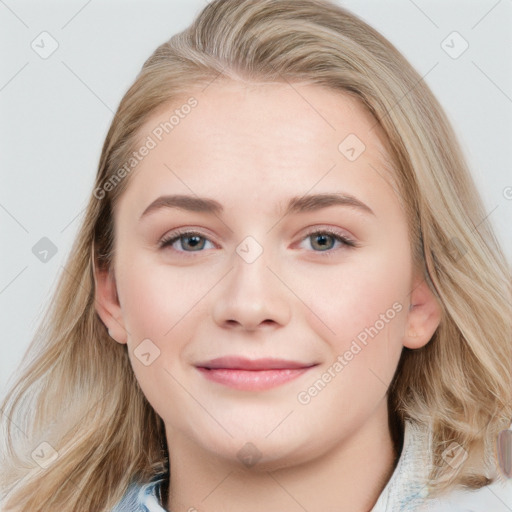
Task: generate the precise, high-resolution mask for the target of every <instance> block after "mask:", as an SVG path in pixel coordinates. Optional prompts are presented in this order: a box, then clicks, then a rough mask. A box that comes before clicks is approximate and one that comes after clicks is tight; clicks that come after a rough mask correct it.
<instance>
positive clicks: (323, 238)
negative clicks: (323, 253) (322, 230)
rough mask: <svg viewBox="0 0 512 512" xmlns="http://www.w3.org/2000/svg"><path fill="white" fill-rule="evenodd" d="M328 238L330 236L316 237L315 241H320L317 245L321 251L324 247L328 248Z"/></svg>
mask: <svg viewBox="0 0 512 512" xmlns="http://www.w3.org/2000/svg"><path fill="white" fill-rule="evenodd" d="M328 238H331V236H330V235H316V239H317V240H320V242H319V243H318V245H319V246H320V247H321V248H323V249H325V247H326V246H328V244H326V241H327V239H328Z"/></svg>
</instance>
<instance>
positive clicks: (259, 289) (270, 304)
mask: <svg viewBox="0 0 512 512" xmlns="http://www.w3.org/2000/svg"><path fill="white" fill-rule="evenodd" d="M191 95H193V96H194V97H195V98H196V100H197V105H196V106H195V107H194V108H192V109H186V110H187V111H188V110H190V113H188V114H187V115H184V116H183V117H182V118H180V121H179V124H177V125H176V126H174V128H173V129H172V131H170V130H169V133H166V132H165V131H164V132H163V134H161V133H160V132H161V131H162V130H161V129H160V131H158V129H157V128H158V127H159V126H160V127H161V124H160V123H165V122H166V121H167V122H168V121H169V118H170V116H171V115H172V113H173V111H174V110H176V109H177V108H178V109H179V108H180V105H181V104H182V103H185V102H186V99H185V100H183V102H181V103H180V102H174V103H173V104H172V105H171V106H167V107H166V108H162V109H160V111H159V112H158V113H156V114H155V115H154V116H153V117H152V118H151V119H150V121H149V122H148V123H147V124H146V125H145V126H144V128H143V129H142V130H141V133H140V140H141V144H142V143H143V142H144V141H147V140H148V139H147V137H148V136H150V137H151V138H152V139H154V140H155V142H156V147H153V148H152V149H151V150H150V151H149V152H148V154H147V155H146V156H145V157H144V158H143V159H142V160H141V161H140V162H139V163H138V165H137V168H136V171H134V172H133V174H132V175H131V176H129V183H128V186H127V189H126V190H125V191H124V193H123V195H122V196H121V198H120V201H119V203H118V204H117V206H116V210H115V219H114V220H115V232H116V241H115V258H114V267H113V268H114V273H113V275H114V276H115V281H114V280H113V278H112V281H110V283H111V285H112V286H115V289H116V294H115V297H114V298H113V297H112V293H111V297H110V299H109V298H108V286H109V285H108V283H107V278H105V276H103V277H99V280H98V290H99V292H98V293H99V300H100V302H101V303H102V304H103V305H104V308H102V310H101V315H102V318H103V319H104V321H105V322H106V323H107V324H108V325H109V327H110V326H111V327H112V330H111V332H112V335H113V337H114V338H115V339H116V340H117V341H118V342H119V343H127V344H128V351H129V356H130V360H131V363H132V366H133V370H134V372H135V374H136V377H137V379H138V381H139V383H140V386H141V388H142V390H143V392H144V393H145V395H146V397H147V399H148V400H149V402H150V403H151V405H152V406H153V407H154V409H155V410H156V412H157V413H158V414H159V415H160V416H161V417H162V418H163V420H164V422H165V425H166V431H167V437H168V443H169V450H170V453H171V458H172V456H173V455H172V454H173V453H177V452H179V450H180V446H183V445H184V444H185V443H187V444H189V445H191V446H193V447H195V449H197V450H202V451H204V452H205V454H209V455H212V456H215V457H221V458H224V459H226V460H232V461H234V462H236V461H237V460H241V457H243V455H244V454H245V455H247V453H246V452H247V451H249V453H248V455H249V456H253V457H254V456H255V457H257V458H258V459H259V462H260V464H262V465H264V464H269V465H272V464H274V465H275V466H279V465H284V464H289V463H293V462H297V463H298V462H301V461H305V460H311V459H312V458H314V457H316V456H318V455H320V454H322V453H326V452H327V451H328V450H330V449H332V448H333V447H335V446H337V445H339V444H340V443H342V442H343V441H344V440H345V439H347V438H348V437H349V436H350V435H351V434H352V433H353V432H355V431H356V430H357V429H359V428H361V426H362V425H365V424H367V423H368V422H371V421H376V420H375V418H377V417H379V418H380V420H379V421H381V423H382V422H383V418H384V415H382V414H381V415H380V416H378V415H376V411H387V409H386V391H387V387H388V385H389V383H390V381H391V379H392V377H393V374H394V372H395V369H396V366H397V363H398V360H399V357H400V353H401V350H402V348H403V346H404V345H406V346H409V347H411V348H417V347H419V346H421V345H423V344H425V343H426V342H427V341H428V339H429V338H430V336H431V335H432V333H433V330H434V329H435V325H434V324H432V323H431V325H428V323H426V322H425V319H426V318H431V317H432V315H431V314H428V311H427V312H425V304H426V303H427V300H426V299H425V297H426V295H425V293H426V292H425V290H426V289H425V287H424V283H423V284H422V282H421V280H418V278H417V277H415V274H414V272H413V265H412V260H411V250H410V245H409V239H408V229H407V219H406V217H405V214H404V212H403V211H402V208H401V206H400V201H399V198H398V197H397V195H396V192H395V190H394V188H393V187H392V185H391V177H390V176H389V175H388V174H387V171H386V170H385V169H384V164H383V160H384V157H385V155H386V151H385V148H384V145H383V143H382V140H383V139H382V136H381V135H380V134H379V133H378V132H377V131H376V128H375V120H374V119H373V118H372V117H371V116H370V115H369V114H368V113H367V112H366V111H365V110H364V109H363V108H362V107H361V106H360V105H359V104H358V103H357V102H356V101H355V100H354V99H352V98H350V97H348V96H346V95H344V94H342V93H340V92H335V91H331V90H328V89H324V88H322V87H320V86H314V85H299V84H295V85H294V87H293V88H292V87H290V86H289V85H288V84H284V85H283V84H266V85H249V86H248V85H242V84H239V83H232V82H214V83H213V84H211V85H210V86H209V87H208V88H206V90H204V91H203V92H201V91H200V90H194V91H192V92H191ZM155 129H156V131H155ZM155 133H158V134H160V138H161V140H158V138H157V137H156V135H155ZM127 179H128V178H127ZM171 196H174V197H171ZM176 196H182V197H181V198H179V197H176ZM187 198H188V200H187ZM294 198H295V199H294ZM200 200H203V201H200ZM112 283H113V284H112ZM413 289H415V291H414V292H413V294H412V295H411V290H413ZM422 294H423V295H422ZM109 300H110V302H109ZM415 315H416V316H415ZM422 322H423V323H422ZM434 323H435V322H434ZM218 358H227V359H223V360H221V361H214V360H216V359H218ZM234 358H242V360H240V359H234ZM247 359H248V360H251V361H253V362H254V361H255V360H261V361H256V363H255V364H256V366H253V367H250V365H249V363H248V362H247V361H246V360H247ZM276 359H279V360H285V361H284V362H283V361H275V360H276ZM269 360H270V361H269ZM251 368H252V369H251ZM383 428H384V427H383ZM247 443H252V445H251V444H247ZM240 450H242V451H240ZM244 450H245V452H244ZM251 452H252V453H251Z"/></svg>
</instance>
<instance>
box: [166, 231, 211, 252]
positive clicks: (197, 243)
mask: <svg viewBox="0 0 512 512" xmlns="http://www.w3.org/2000/svg"><path fill="white" fill-rule="evenodd" d="M206 241H209V240H207V238H205V237H204V236H202V235H201V234H200V233H196V232H193V231H186V232H184V233H171V235H169V237H167V238H164V239H163V240H162V241H161V242H160V248H162V249H163V248H164V247H168V246H173V245H174V244H175V243H176V242H180V245H181V249H182V250H181V251H180V250H179V249H176V248H175V249H176V250H177V251H178V252H201V249H204V246H205V242H206ZM186 247H190V248H191V249H192V250H190V251H189V250H188V249H186Z"/></svg>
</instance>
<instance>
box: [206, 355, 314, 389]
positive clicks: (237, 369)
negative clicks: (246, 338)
mask: <svg viewBox="0 0 512 512" xmlns="http://www.w3.org/2000/svg"><path fill="white" fill-rule="evenodd" d="M317 364H318V363H300V362H298V361H289V360H285V359H271V358H265V359H254V360H251V359H246V358H241V357H235V356H229V357H220V358H216V359H212V360H210V361H206V362H204V363H200V364H198V365H196V368H197V369H198V370H199V371H200V372H201V374H202V375H204V376H205V377H206V378H207V379H208V380H211V381H213V382H216V383H218V384H222V385H224V386H228V387H231V388H235V389H239V390H244V391H262V390H265V389H270V388H274V387H276V386H279V385H282V384H285V383H286V382H289V381H291V380H293V379H295V378H297V377H299V376H300V375H303V374H304V373H306V372H307V371H308V370H310V369H311V368H313V367H314V366H317Z"/></svg>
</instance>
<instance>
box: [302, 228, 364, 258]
mask: <svg viewBox="0 0 512 512" xmlns="http://www.w3.org/2000/svg"><path fill="white" fill-rule="evenodd" d="M302 240H303V241H305V240H310V246H311V247H312V248H313V251H314V252H322V253H326V254H325V255H326V256H327V255H330V254H332V252H333V251H335V250H337V249H335V245H336V243H338V244H339V246H338V249H342V248H343V247H345V248H347V247H357V244H356V242H355V241H354V240H352V239H351V238H349V237H348V236H346V235H345V234H342V233H339V232H337V231H335V230H331V229H321V230H316V231H311V232H310V233H308V234H307V235H306V237H305V238H303V239H302ZM340 246H341V247H340Z"/></svg>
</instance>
